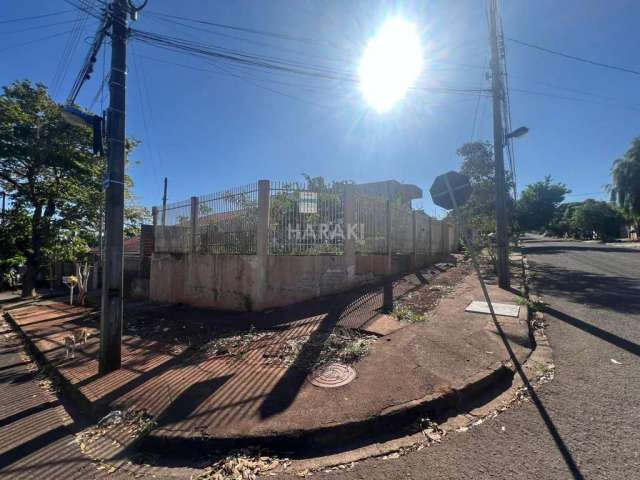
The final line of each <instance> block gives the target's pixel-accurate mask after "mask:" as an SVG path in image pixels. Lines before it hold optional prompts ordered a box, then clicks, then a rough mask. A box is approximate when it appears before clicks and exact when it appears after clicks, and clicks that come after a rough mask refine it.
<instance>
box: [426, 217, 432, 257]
mask: <svg viewBox="0 0 640 480" xmlns="http://www.w3.org/2000/svg"><path fill="white" fill-rule="evenodd" d="M427 218H428V219H429V220H428V225H429V227H428V228H429V235H428V236H427V242H428V243H427V256H428V257H427V258H428V259H429V260H428V261H429V262H431V255H432V248H431V245H432V244H433V238H432V237H433V227H432V223H431V221H432V218H431V217H429V216H427Z"/></svg>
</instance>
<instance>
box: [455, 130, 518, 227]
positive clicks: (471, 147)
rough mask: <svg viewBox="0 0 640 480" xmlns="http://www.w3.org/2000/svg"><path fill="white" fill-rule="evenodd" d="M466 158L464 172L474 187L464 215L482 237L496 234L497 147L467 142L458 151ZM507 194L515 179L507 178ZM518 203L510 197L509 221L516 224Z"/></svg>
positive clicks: (463, 164) (462, 171)
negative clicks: (515, 216)
mask: <svg viewBox="0 0 640 480" xmlns="http://www.w3.org/2000/svg"><path fill="white" fill-rule="evenodd" d="M457 154H458V156H460V157H462V166H461V167H460V172H461V173H463V174H465V175H467V176H468V177H469V182H470V183H471V186H472V187H473V190H472V193H471V196H470V197H469V200H468V201H467V203H466V204H465V205H464V206H463V207H461V209H460V210H461V214H462V215H463V216H464V219H465V222H467V223H468V224H469V225H470V226H471V227H472V228H473V229H474V230H476V231H477V232H479V233H480V234H485V235H486V234H488V233H491V232H495V231H496V181H495V160H494V158H493V147H492V146H491V144H489V143H484V142H472V143H466V144H464V145H463V146H462V147H460V148H459V149H458V151H457ZM505 184H506V187H505V188H506V189H507V192H508V191H510V190H511V189H512V188H513V179H512V178H511V176H510V175H507V177H506V179H505ZM513 211H514V202H513V198H512V197H511V196H510V195H507V218H509V219H510V223H511V224H512V223H513Z"/></svg>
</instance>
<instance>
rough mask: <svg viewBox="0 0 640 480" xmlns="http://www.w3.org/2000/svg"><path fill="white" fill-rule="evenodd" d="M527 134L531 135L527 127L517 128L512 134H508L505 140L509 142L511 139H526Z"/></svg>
mask: <svg viewBox="0 0 640 480" xmlns="http://www.w3.org/2000/svg"><path fill="white" fill-rule="evenodd" d="M527 133H529V129H528V128H527V127H520V128H516V129H515V130H514V131H513V132H511V133H507V134H506V135H505V137H504V138H505V140H509V139H510V138H519V137H524V136H525V135H526V134H527Z"/></svg>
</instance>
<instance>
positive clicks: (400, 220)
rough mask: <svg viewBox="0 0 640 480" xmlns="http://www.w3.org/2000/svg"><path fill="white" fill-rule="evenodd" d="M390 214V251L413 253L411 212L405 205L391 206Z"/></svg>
mask: <svg viewBox="0 0 640 480" xmlns="http://www.w3.org/2000/svg"><path fill="white" fill-rule="evenodd" d="M389 213H390V215H391V253H395V254H407V253H413V214H412V211H411V210H409V208H407V207H404V208H403V207H396V206H393V207H391V208H390V209H389Z"/></svg>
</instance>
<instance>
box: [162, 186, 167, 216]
mask: <svg viewBox="0 0 640 480" xmlns="http://www.w3.org/2000/svg"><path fill="white" fill-rule="evenodd" d="M166 221H167V177H164V190H163V194H162V226H163V227H164V226H165V222H166Z"/></svg>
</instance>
